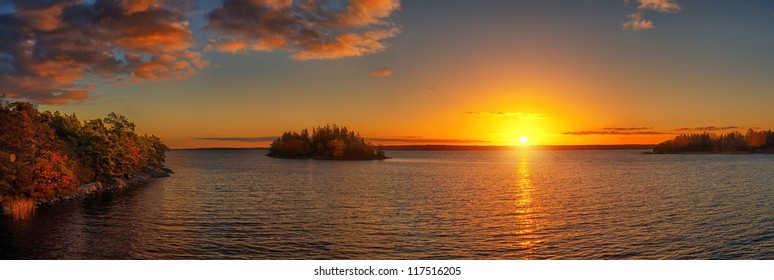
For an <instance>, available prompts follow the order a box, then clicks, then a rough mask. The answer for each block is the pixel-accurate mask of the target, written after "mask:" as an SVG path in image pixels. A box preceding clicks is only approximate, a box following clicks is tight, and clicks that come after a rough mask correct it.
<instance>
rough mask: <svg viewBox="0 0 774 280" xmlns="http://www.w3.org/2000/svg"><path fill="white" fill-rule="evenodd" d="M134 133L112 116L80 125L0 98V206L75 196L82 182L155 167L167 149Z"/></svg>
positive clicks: (130, 126) (72, 117) (121, 119)
mask: <svg viewBox="0 0 774 280" xmlns="http://www.w3.org/2000/svg"><path fill="white" fill-rule="evenodd" d="M134 128H135V125H134V123H132V122H130V121H129V120H127V119H126V117H124V116H122V115H117V114H115V113H110V114H109V115H108V116H107V117H106V118H104V119H92V120H87V121H81V120H79V119H78V117H77V116H75V114H71V115H67V114H61V113H59V112H54V113H52V112H49V111H46V112H39V111H38V110H37V108H35V106H33V105H32V104H30V103H25V102H14V103H9V102H8V101H6V100H2V99H0V132H2V133H0V202H2V200H3V199H4V198H8V199H12V198H25V199H33V200H38V199H51V198H54V197H56V196H57V195H69V194H71V193H74V192H76V190H77V186H78V185H79V184H82V183H86V182H92V181H102V182H106V181H109V180H111V179H114V178H121V177H126V176H128V174H131V173H134V172H138V171H140V170H142V169H143V168H145V167H156V168H158V167H161V165H162V164H163V163H164V159H165V152H166V151H167V150H169V148H168V147H167V146H166V145H164V144H163V143H162V142H161V140H160V139H159V138H158V137H156V136H148V135H137V133H135V131H134Z"/></svg>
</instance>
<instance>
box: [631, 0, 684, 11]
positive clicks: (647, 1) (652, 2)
mask: <svg viewBox="0 0 774 280" xmlns="http://www.w3.org/2000/svg"><path fill="white" fill-rule="evenodd" d="M672 1H673V0H637V2H639V3H640V5H639V6H638V7H637V9H638V10H653V11H656V12H662V13H663V12H670V13H676V12H679V11H680V10H682V7H680V5H678V4H677V3H674V2H672Z"/></svg>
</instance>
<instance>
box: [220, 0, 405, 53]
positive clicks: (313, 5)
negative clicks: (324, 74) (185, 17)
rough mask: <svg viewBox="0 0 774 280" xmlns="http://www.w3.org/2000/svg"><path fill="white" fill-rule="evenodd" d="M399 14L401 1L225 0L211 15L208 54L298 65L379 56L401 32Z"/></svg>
mask: <svg viewBox="0 0 774 280" xmlns="http://www.w3.org/2000/svg"><path fill="white" fill-rule="evenodd" d="M336 3H339V5H336ZM337 6H338V7H337ZM398 9H400V2H399V1H398V0H348V1H343V2H333V3H328V2H325V1H312V0H304V1H296V2H294V1H291V0H224V1H223V4H222V5H221V6H220V7H218V8H216V9H215V10H213V11H212V12H210V13H209V14H208V15H207V29H208V30H210V31H213V32H214V33H215V36H214V37H215V38H214V39H211V40H210V41H209V43H208V46H207V49H208V50H214V51H219V52H231V53H235V52H247V51H273V50H286V51H289V52H291V58H293V59H297V60H311V59H337V58H342V57H354V56H362V55H366V54H370V53H377V52H381V51H383V50H385V49H386V48H387V46H386V44H385V43H384V42H383V41H384V40H385V39H388V38H391V37H394V36H396V35H397V34H398V33H399V32H400V31H399V29H398V28H397V27H395V25H394V24H393V23H392V22H391V21H390V20H389V18H390V16H391V15H392V14H393V13H394V12H396V11H397V10H398Z"/></svg>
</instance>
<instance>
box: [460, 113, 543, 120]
mask: <svg viewBox="0 0 774 280" xmlns="http://www.w3.org/2000/svg"><path fill="white" fill-rule="evenodd" d="M462 113H463V114H465V115H470V116H493V117H518V118H519V119H522V120H545V119H547V117H546V116H545V115H544V114H542V113H522V112H499V111H498V112H471V111H468V112H462Z"/></svg>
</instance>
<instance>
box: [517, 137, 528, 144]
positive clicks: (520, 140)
mask: <svg viewBox="0 0 774 280" xmlns="http://www.w3.org/2000/svg"><path fill="white" fill-rule="evenodd" d="M527 142H529V138H527V136H521V138H519V143H521V144H527Z"/></svg>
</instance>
